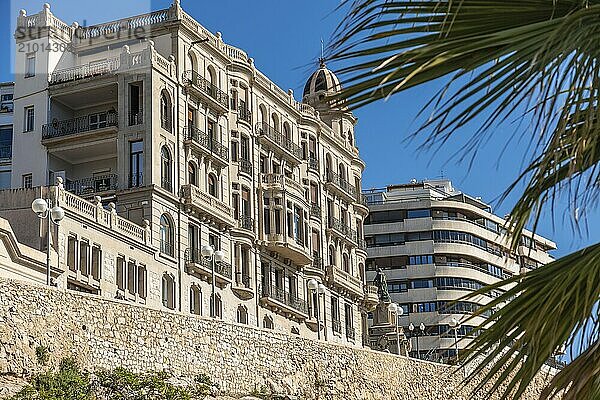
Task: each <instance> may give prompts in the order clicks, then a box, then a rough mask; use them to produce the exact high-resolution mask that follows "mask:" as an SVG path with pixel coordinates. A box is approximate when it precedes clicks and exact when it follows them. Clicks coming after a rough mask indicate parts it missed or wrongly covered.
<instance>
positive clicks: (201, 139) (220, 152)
mask: <svg viewBox="0 0 600 400" xmlns="http://www.w3.org/2000/svg"><path fill="white" fill-rule="evenodd" d="M184 130H185V135H184V136H185V139H184V140H185V142H184V144H186V145H191V146H192V148H193V149H195V150H197V151H199V152H201V153H203V154H205V155H208V156H211V157H213V159H214V160H215V161H218V162H219V163H220V164H221V165H224V166H226V165H228V164H229V151H228V150H227V147H225V146H224V145H223V144H221V143H220V142H218V141H216V140H214V139H213V138H211V137H210V136H209V135H208V134H206V133H204V132H202V131H201V130H200V129H198V128H195V127H193V126H189V127H185V128H184Z"/></svg>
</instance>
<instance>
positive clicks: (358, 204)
mask: <svg viewBox="0 0 600 400" xmlns="http://www.w3.org/2000/svg"><path fill="white" fill-rule="evenodd" d="M353 205H354V210H355V211H356V212H357V213H359V214H360V215H362V216H363V217H366V216H367V215H368V214H369V203H368V202H367V197H366V196H365V195H364V194H362V193H357V194H356V199H354V203H353Z"/></svg>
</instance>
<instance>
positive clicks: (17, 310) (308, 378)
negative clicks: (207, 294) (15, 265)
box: [0, 280, 543, 399]
mask: <svg viewBox="0 0 600 400" xmlns="http://www.w3.org/2000/svg"><path fill="white" fill-rule="evenodd" d="M38 345H44V346H48V347H49V349H50V351H51V357H52V358H51V360H52V362H57V361H58V359H60V358H62V357H64V356H67V355H71V356H75V357H76V358H77V359H78V360H79V361H80V362H82V364H83V365H84V366H85V367H88V368H90V369H92V368H114V367H116V366H119V365H121V366H125V367H128V368H130V369H132V370H134V371H144V370H163V369H164V370H168V371H169V372H171V373H173V374H175V375H176V376H179V377H193V376H196V375H198V374H200V373H205V374H207V375H209V376H210V377H211V379H212V380H213V381H214V382H216V383H218V384H219V385H220V387H221V389H222V390H223V391H224V392H225V393H227V394H238V395H243V394H248V393H249V392H251V391H252V390H253V389H254V388H258V387H260V386H261V385H263V384H265V385H269V383H271V384H273V383H275V385H276V386H277V387H278V389H279V390H280V391H283V392H287V393H288V394H291V395H296V396H298V397H299V398H302V399H316V398H321V399H448V398H452V399H473V398H479V397H473V396H470V395H469V394H468V390H467V389H457V388H458V387H459V382H460V381H461V379H462V373H460V372H459V373H455V372H454V370H453V369H452V368H451V367H447V366H443V365H438V364H433V363H429V362H422V361H415V360H412V359H408V358H405V357H400V356H395V355H391V354H385V353H378V352H374V351H371V350H363V349H357V348H352V347H344V346H339V345H332V344H327V343H324V342H317V341H312V340H308V339H302V338H299V337H294V336H290V335H287V334H283V333H279V332H275V331H269V330H264V329H257V328H253V327H248V326H244V325H238V324H228V323H224V322H220V321H215V320H211V319H208V318H203V317H197V316H189V315H183V314H177V313H167V312H161V311H156V310H151V309H148V308H144V307H141V306H133V305H129V304H127V303H124V302H120V301H116V300H106V299H102V298H98V297H93V296H90V295H81V294H78V293H73V292H65V291H60V290H57V289H47V288H45V287H42V286H32V285H29V284H25V283H20V282H15V281H9V280H0V372H2V373H14V374H19V375H20V374H27V373H31V372H33V370H34V369H35V368H37V363H36V356H35V349H36V347H37V346H38ZM542 380H543V379H542ZM540 382H541V380H540V381H538V382H536V384H537V383H540ZM538 391H539V386H536V385H535V384H534V385H532V387H531V389H530V391H529V392H528V395H527V396H526V397H525V398H526V399H534V398H537V397H536V393H538ZM499 398H500V397H499V396H497V397H491V398H487V397H486V399H499Z"/></svg>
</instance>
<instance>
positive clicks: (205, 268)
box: [184, 249, 232, 286]
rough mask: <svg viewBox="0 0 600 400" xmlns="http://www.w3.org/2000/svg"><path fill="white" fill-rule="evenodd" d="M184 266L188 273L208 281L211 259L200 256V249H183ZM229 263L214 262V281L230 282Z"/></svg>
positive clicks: (210, 274)
mask: <svg viewBox="0 0 600 400" xmlns="http://www.w3.org/2000/svg"><path fill="white" fill-rule="evenodd" d="M184 255H185V268H186V272H187V273H188V274H192V275H199V276H200V277H201V278H204V279H206V280H207V281H208V282H210V280H211V278H212V261H211V260H210V259H209V258H205V257H202V253H201V251H200V249H186V250H185V254H184ZM231 270H232V268H231V264H228V263H226V262H215V283H216V284H221V285H223V286H224V285H226V284H228V283H231Z"/></svg>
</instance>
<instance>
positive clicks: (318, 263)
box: [304, 254, 325, 278]
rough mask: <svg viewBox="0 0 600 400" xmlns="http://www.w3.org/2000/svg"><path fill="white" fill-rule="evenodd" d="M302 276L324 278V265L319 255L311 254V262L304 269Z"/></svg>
mask: <svg viewBox="0 0 600 400" xmlns="http://www.w3.org/2000/svg"><path fill="white" fill-rule="evenodd" d="M304 275H305V276H306V275H316V276H319V277H321V278H323V277H324V276H325V264H324V263H323V258H322V257H321V256H320V255H318V254H313V259H312V262H311V263H310V264H309V265H307V266H305V267H304Z"/></svg>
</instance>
